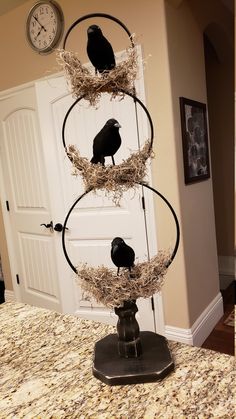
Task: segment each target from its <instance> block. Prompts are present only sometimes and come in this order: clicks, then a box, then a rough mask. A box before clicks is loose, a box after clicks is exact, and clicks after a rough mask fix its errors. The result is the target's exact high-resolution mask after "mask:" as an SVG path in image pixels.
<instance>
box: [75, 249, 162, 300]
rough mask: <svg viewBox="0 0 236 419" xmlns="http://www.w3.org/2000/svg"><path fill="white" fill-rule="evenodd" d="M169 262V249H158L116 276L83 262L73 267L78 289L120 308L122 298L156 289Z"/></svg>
mask: <svg viewBox="0 0 236 419" xmlns="http://www.w3.org/2000/svg"><path fill="white" fill-rule="evenodd" d="M169 261H170V252H166V251H160V252H158V254H157V255H156V256H154V257H153V258H152V259H151V260H150V261H147V262H142V263H138V264H136V265H135V266H134V268H133V269H132V279H130V276H129V271H128V270H127V269H123V270H122V271H121V273H120V275H118V276H117V275H116V273H115V272H114V270H112V269H108V268H107V267H105V266H103V265H101V266H99V267H97V268H94V267H90V266H88V265H87V264H83V265H80V266H78V267H77V278H76V280H77V282H78V285H79V286H81V288H82V289H83V290H84V291H85V292H88V293H89V294H90V295H92V296H93V298H94V299H95V300H96V301H97V302H99V303H101V304H103V305H104V306H106V307H108V308H114V307H122V306H123V303H124V301H127V300H136V299H137V298H140V297H143V298H148V297H151V296H152V295H153V294H155V293H156V292H158V291H160V289H161V287H162V285H163V283H164V275H165V274H166V271H167V266H168V264H169Z"/></svg>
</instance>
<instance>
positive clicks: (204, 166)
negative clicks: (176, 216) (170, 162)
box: [179, 97, 210, 184]
mask: <svg viewBox="0 0 236 419" xmlns="http://www.w3.org/2000/svg"><path fill="white" fill-rule="evenodd" d="M179 104H180V116H181V131H182V145H183V161H184V179H185V184H190V183H194V182H199V181H202V180H205V179H208V178H209V177H210V165H209V148H208V130H207V119H206V105H205V104H204V103H201V102H197V101H196V100H191V99H187V98H185V97H180V98H179Z"/></svg>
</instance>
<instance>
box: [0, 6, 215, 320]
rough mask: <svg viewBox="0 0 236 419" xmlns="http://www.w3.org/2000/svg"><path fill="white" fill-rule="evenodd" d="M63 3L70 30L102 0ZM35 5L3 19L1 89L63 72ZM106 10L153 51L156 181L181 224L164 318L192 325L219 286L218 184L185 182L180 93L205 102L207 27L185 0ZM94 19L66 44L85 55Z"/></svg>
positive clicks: (161, 228) (162, 223) (163, 240)
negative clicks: (33, 33) (29, 33)
mask: <svg viewBox="0 0 236 419" xmlns="http://www.w3.org/2000/svg"><path fill="white" fill-rule="evenodd" d="M58 2H59V3H60V4H61V6H62V9H63V11H64V15H65V26H66V28H68V27H69V25H70V24H71V23H72V22H74V20H75V19H76V18H78V17H80V16H82V15H84V14H88V13H93V12H94V11H98V2H97V1H96V0H90V1H89V2H88V1H85V0H83V1H80V2H78V1H77V0H67V1H66V0H59V1H58ZM33 3H34V2H33V1H28V2H27V3H26V4H24V5H22V6H21V7H18V8H17V9H16V10H14V11H13V12H10V13H8V14H6V15H4V16H2V17H1V18H0V37H1V39H5V40H7V42H6V43H5V44H4V43H1V46H0V52H1V57H4V60H2V62H1V73H2V76H1V80H0V90H3V89H6V88H10V87H12V86H16V85H19V84H22V83H24V82H28V81H30V80H34V79H37V78H40V77H43V76H45V75H47V74H49V73H53V72H55V71H56V68H57V66H56V60H55V54H50V55H48V56H38V55H37V54H36V53H34V52H33V51H32V50H31V49H30V48H29V47H28V45H27V42H26V40H25V29H24V26H25V19H26V15H27V12H28V10H29V8H30V7H31V6H32V4H33ZM165 7H166V10H165ZM99 12H104V13H109V14H112V15H113V16H116V17H117V18H118V19H120V20H122V21H123V23H124V24H126V25H127V27H128V28H129V30H130V31H131V32H132V33H133V32H135V33H136V34H137V36H138V40H139V42H140V44H141V45H142V49H143V54H144V57H147V56H148V55H149V54H151V57H150V58H149V59H148V62H147V65H146V69H145V85H146V99H147V107H148V109H149V111H150V113H151V115H152V118H153V123H154V127H155V132H156V137H155V143H154V151H155V153H156V158H155V160H154V162H153V164H152V168H153V178H154V186H155V187H157V189H158V190H160V192H162V193H163V194H164V195H165V196H166V197H167V199H168V200H169V201H170V202H171V203H172V205H173V206H174V208H175V210H176V212H177V215H178V217H179V221H180V224H181V243H180V249H179V252H178V255H177V257H176V259H175V261H174V263H173V264H172V265H171V267H170V269H169V271H168V274H167V276H166V283H165V286H164V289H163V296H164V311H165V321H166V323H167V324H169V325H172V326H176V327H183V328H188V327H190V326H191V325H192V324H193V322H194V321H195V320H196V318H197V317H198V316H199V315H200V314H201V312H202V311H203V310H204V309H205V308H206V306H207V305H208V304H209V303H210V302H211V301H212V299H213V298H214V297H215V296H216V294H217V293H218V290H219V283H218V276H217V274H218V273H217V258H216V241H215V228H214V211H213V199H212V182H211V180H208V181H205V182H201V183H198V184H195V185H192V186H185V185H184V177H183V163H182V148H181V147H182V146H181V131H180V116H179V104H178V97H179V96H186V97H190V98H195V99H196V100H200V101H204V102H205V101H206V85H205V73H204V56H203V45H202V35H201V30H200V28H199V25H198V24H197V22H196V21H195V20H194V18H193V15H192V13H191V11H190V9H189V6H188V4H186V3H185V2H184V3H183V4H181V5H180V6H179V7H178V8H177V9H176V8H175V7H173V6H171V5H169V4H168V3H167V1H166V2H164V0H156V1H153V0H145V2H144V1H143V0H136V1H135V2H133V1H127V0H120V1H119V2H118V1H113V2H111V1H110V0H100V1H99ZM165 12H166V16H165ZM95 20H96V22H98V23H100V21H99V20H98V19H95ZM87 24H88V23H86V24H84V25H81V26H80V27H79V28H78V30H75V31H73V34H72V36H71V37H70V38H69V42H68V44H67V45H68V49H72V50H77V51H78V52H79V54H80V56H81V59H84V60H86V61H87V57H86V54H85V28H86V26H87ZM12 27H14V28H15V29H14V33H12V29H11V28H12ZM102 27H103V28H104V33H106V31H107V30H108V31H109V34H110V36H109V39H110V41H111V42H112V44H113V46H114V48H115V49H118V50H121V49H124V48H125V47H126V46H127V38H126V36H124V35H123V34H121V31H120V29H119V28H117V27H116V25H115V24H113V23H111V22H107V21H106V22H105V21H104V20H103V23H102ZM167 33H168V37H167ZM15 34H17V42H16V38H15ZM168 49H169V54H168ZM156 210H157V229H158V241H159V246H160V248H167V247H168V246H170V245H171V244H173V243H174V240H175V231H174V223H173V221H172V219H171V217H170V214H169V212H168V210H167V209H166V207H164V205H162V204H161V203H159V202H158V203H156Z"/></svg>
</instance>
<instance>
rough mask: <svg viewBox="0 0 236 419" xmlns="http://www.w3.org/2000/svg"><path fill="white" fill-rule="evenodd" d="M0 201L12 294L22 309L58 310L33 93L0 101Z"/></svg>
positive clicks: (47, 197)
mask: <svg viewBox="0 0 236 419" xmlns="http://www.w3.org/2000/svg"><path fill="white" fill-rule="evenodd" d="M0 119H1V132H0V133H1V143H0V144H1V163H2V172H3V173H2V174H3V178H4V192H3V191H2V197H3V196H4V198H5V200H6V201H7V202H8V207H9V212H7V210H6V206H5V208H4V214H5V220H6V221H7V224H8V226H9V227H10V228H9V229H8V231H7V232H8V235H7V239H8V248H9V252H10V262H11V271H12V279H13V281H14V282H15V283H14V288H15V289H16V290H17V288H18V291H20V292H19V294H20V298H21V300H22V301H23V302H25V303H30V304H33V305H36V306H40V307H46V308H51V309H55V310H58V311H60V310H61V297H60V290H59V284H58V269H57V268H58V267H57V260H56V252H55V241H54V236H53V235H52V234H51V233H50V231H49V230H48V229H45V228H43V227H42V226H40V224H41V223H48V222H50V220H51V219H52V211H51V206H50V191H49V188H48V183H47V176H46V172H45V162H44V154H43V150H42V143H41V139H40V130H39V125H38V115H37V106H36V97H35V89H34V88H32V87H31V88H27V89H25V90H24V91H23V92H18V93H16V94H14V95H11V96H9V97H8V98H5V99H4V100H1V101H0Z"/></svg>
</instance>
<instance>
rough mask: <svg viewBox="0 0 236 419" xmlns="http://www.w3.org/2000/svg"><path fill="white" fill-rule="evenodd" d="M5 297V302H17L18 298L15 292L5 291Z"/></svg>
mask: <svg viewBox="0 0 236 419" xmlns="http://www.w3.org/2000/svg"><path fill="white" fill-rule="evenodd" d="M4 297H5V301H6V302H7V301H16V297H15V293H14V291H11V290H5V291H4Z"/></svg>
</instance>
